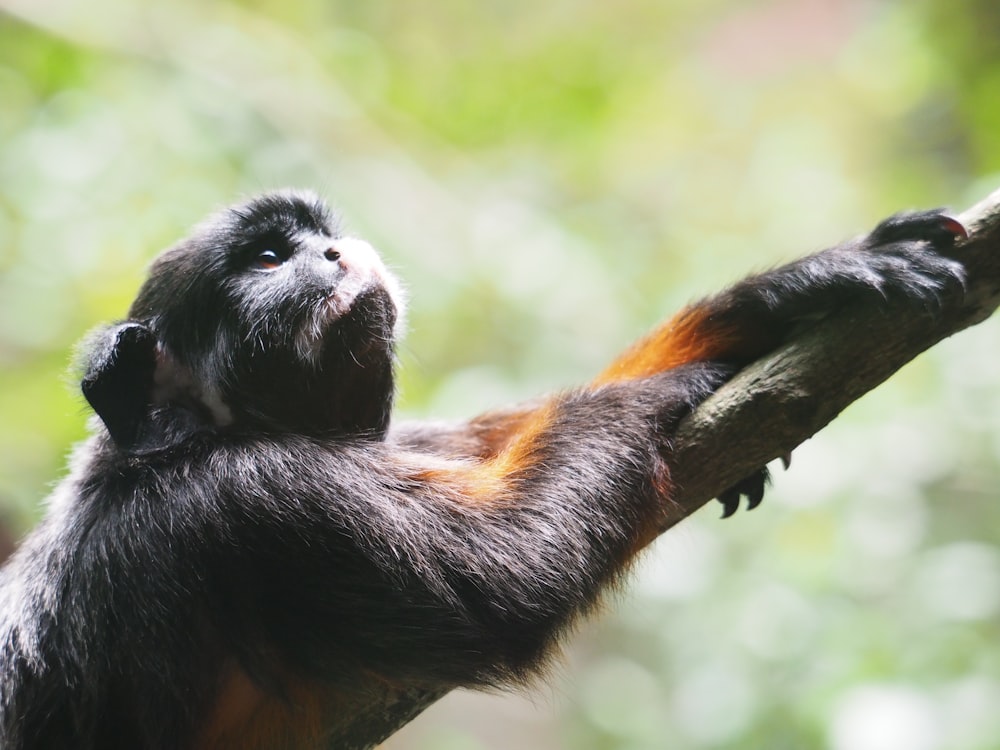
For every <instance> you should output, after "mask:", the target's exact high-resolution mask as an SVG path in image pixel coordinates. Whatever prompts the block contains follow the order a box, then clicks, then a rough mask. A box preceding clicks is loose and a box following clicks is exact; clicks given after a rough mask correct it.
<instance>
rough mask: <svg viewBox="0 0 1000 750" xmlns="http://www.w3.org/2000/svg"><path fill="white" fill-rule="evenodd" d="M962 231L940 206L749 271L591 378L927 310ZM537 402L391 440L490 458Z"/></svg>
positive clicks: (745, 354)
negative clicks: (885, 306) (850, 315)
mask: <svg viewBox="0 0 1000 750" xmlns="http://www.w3.org/2000/svg"><path fill="white" fill-rule="evenodd" d="M965 236H966V231H965V228H964V227H963V226H962V225H961V223H959V222H958V221H957V220H955V219H953V218H951V217H949V216H947V215H945V214H943V213H942V212H940V211H922V212H912V213H902V214H897V215H895V216H892V217H890V218H889V219H886V220H885V221H883V222H882V223H880V224H879V225H878V226H877V227H876V228H875V229H874V230H873V231H872V232H871V233H870V234H868V235H867V236H865V237H862V238H858V239H855V240H852V241H850V242H846V243H844V244H842V245H838V246H836V247H832V248H829V249H827V250H824V251H822V252H819V253H816V254H814V255H810V256H808V257H806V258H803V259H801V260H797V261H794V262H792V263H789V264H787V265H784V266H781V267H779V268H777V269H774V270H772V271H768V272H765V273H761V274H757V275H754V276H749V277H747V278H745V279H743V280H742V281H740V282H738V283H737V284H735V285H733V286H732V287H730V288H729V289H727V290H725V291H723V292H722V293H720V294H717V295H715V296H712V297H709V298H707V299H705V300H702V301H700V302H697V303H695V304H693V305H690V306H688V307H686V308H685V309H683V310H681V311H680V312H679V313H678V314H676V315H675V316H673V317H672V318H670V319H669V320H668V321H667V322H665V323H664V324H663V325H661V326H660V327H658V328H656V329H655V330H654V331H653V332H652V333H650V334H649V335H648V336H646V337H645V338H643V339H641V340H640V341H638V342H637V343H636V344H634V345H633V346H632V347H630V348H629V349H628V350H626V351H625V352H624V353H623V354H622V355H621V356H619V357H618V358H616V359H615V360H614V361H613V362H612V363H611V364H610V365H609V366H608V367H607V368H606V369H605V370H604V371H603V372H602V373H600V374H599V375H598V376H597V377H596V378H595V379H594V380H593V381H592V382H591V384H590V385H589V386H588V387H589V388H590V389H594V388H598V387H600V386H602V385H607V384H610V383H621V382H627V381H631V380H636V379H641V378H646V377H650V376H653V375H656V374H658V373H663V372H666V371H669V370H671V369H673V368H675V367H680V366H682V365H685V364H688V363H692V362H708V361H715V362H721V363H726V364H727V365H728V366H729V367H730V368H731V370H732V371H733V372H735V371H736V370H738V369H740V368H742V367H743V366H745V365H747V364H749V363H750V362H752V361H753V360H755V359H758V358H759V357H761V356H763V355H765V354H766V353H768V352H770V351H772V350H773V349H775V348H776V347H777V346H779V345H780V344H782V343H783V342H784V341H785V340H787V338H788V337H789V336H790V335H791V334H792V333H793V332H794V331H795V330H796V328H798V327H799V326H801V325H803V324H805V323H807V322H808V321H809V320H811V319H815V318H817V317H821V316H823V315H825V314H827V313H829V312H831V311H833V310H835V309H837V308H838V307H840V306H842V305H844V304H845V303H847V302H849V301H850V300H852V299H856V298H857V297H859V296H870V297H874V298H890V297H891V298H901V299H904V300H907V301H910V302H911V303H912V304H914V305H915V306H917V307H920V308H934V307H935V306H936V304H937V300H938V297H939V295H941V294H942V293H943V292H944V291H945V290H946V289H947V288H948V287H950V286H956V285H961V284H962V283H963V279H964V276H963V269H962V267H961V265H960V264H959V263H958V262H956V261H955V260H953V259H950V258H948V257H946V256H945V255H942V254H941V253H942V251H946V250H947V249H948V248H950V247H951V245H952V244H953V243H954V242H955V240H956V239H958V238H962V237H965ZM544 408H545V407H544V402H536V403H530V404H525V405H521V406H519V407H515V408H512V409H507V410H501V411H495V412H488V413H486V414H482V415H480V416H478V417H476V418H474V419H472V420H470V421H468V422H461V423H452V424H445V423H437V424H435V423H409V424H402V425H399V426H397V427H394V428H393V430H392V431H391V432H390V436H389V439H390V441H391V442H393V443H394V444H396V445H399V446H402V447H406V448H408V449H412V450H416V451H423V452H427V453H432V454H436V455H441V456H451V457H462V456H465V457H474V458H490V457H492V456H495V455H497V454H498V453H500V452H501V451H503V450H504V449H505V448H506V447H507V446H508V445H510V444H511V443H513V442H516V441H517V439H518V436H519V435H521V434H523V433H526V432H530V430H531V429H532V425H533V424H534V422H535V420H536V419H537V414H538V413H539V410H542V409H544ZM762 480H763V474H756V475H754V476H752V477H750V478H749V481H747V482H740V483H737V485H735V486H734V487H733V488H732V489H730V490H729V491H727V492H725V493H723V494H722V495H721V496H720V499H721V500H722V501H723V504H724V505H725V508H726V512H725V515H730V514H731V513H733V512H734V511H735V509H736V507H737V505H738V502H739V497H740V495H741V494H747V495H749V497H750V506H751V507H753V506H754V505H756V504H757V503H758V502H759V501H760V498H761V496H762V491H763V481H762Z"/></svg>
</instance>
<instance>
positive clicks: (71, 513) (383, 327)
mask: <svg viewBox="0 0 1000 750" xmlns="http://www.w3.org/2000/svg"><path fill="white" fill-rule="evenodd" d="M963 235H964V229H963V228H962V227H961V225H960V224H959V223H958V222H956V221H955V220H954V219H951V218H948V217H947V216H945V215H943V214H941V213H939V212H933V211H931V212H922V213H910V214H902V215H898V216H895V217H893V218H890V219H888V220H886V221H884V222H883V223H882V224H880V225H879V226H878V227H876V229H875V230H874V231H873V232H872V233H871V234H869V235H868V236H867V237H864V238H861V239H858V240H854V241H852V242H849V243H846V244H844V245H840V246H838V247H834V248H832V249H829V250H826V251H824V252H821V253H818V254H816V255H813V256H810V257H807V258H805V259H803V260H800V261H797V262H794V263H792V264H789V265H787V266H784V267H781V268H778V269H776V270H774V271H770V272H767V273H764V274H761V275H758V276H752V277H750V278H747V279H745V280H743V281H741V282H740V283H738V284H736V285H735V286H733V287H732V288H730V289H729V290H727V291H725V292H723V293H721V294H719V295H717V296H715V297H711V298H709V299H707V300H704V301H702V302H700V303H697V304H694V305H692V306H690V307H688V308H686V309H685V310H683V311H682V312H680V313H679V314H678V315H676V316H675V317H674V318H672V319H671V320H669V321H668V322H667V323H666V324H664V325H663V326H662V327H661V328H659V329H658V330H656V331H655V332H653V333H652V334H651V335H650V336H649V337H648V338H646V339H644V340H643V341H640V342H639V343H638V344H636V345H635V346H634V347H633V348H632V349H630V350H628V351H627V352H626V353H625V354H624V355H622V356H621V357H619V358H618V359H617V360H615V361H614V362H613V363H612V364H611V365H610V366H609V367H608V368H607V369H606V370H605V371H604V372H603V373H602V374H601V375H599V376H598V377H597V378H596V379H595V380H594V381H592V382H591V383H590V384H589V385H587V386H584V387H582V388H579V389H577V390H574V391H571V392H568V393H564V394H561V395H557V396H554V397H551V398H548V399H544V400H540V401H538V402H536V403H533V404H529V405H525V406H521V407H515V408H512V409H510V410H506V411H500V412H496V413H492V414H486V415H483V416H480V417H477V418H475V419H473V420H471V421H469V422H466V423H463V424H457V425H451V426H437V425H413V426H401V427H398V428H396V427H393V428H390V408H391V406H392V398H393V341H394V335H395V329H396V327H397V320H398V318H399V316H400V314H401V310H400V306H401V301H400V294H399V290H398V287H397V284H396V283H395V281H394V280H393V277H392V276H391V275H390V274H389V273H388V272H387V271H386V270H385V267H384V266H383V265H382V263H381V261H380V260H379V258H378V256H377V255H376V254H375V253H374V251H373V250H372V249H371V248H370V247H369V246H368V245H367V244H365V243H363V242H361V241H359V240H355V239H351V238H348V237H345V236H343V235H342V233H341V232H340V231H339V229H338V228H337V224H336V222H335V220H334V219H333V217H332V215H331V214H330V212H329V211H328V209H327V208H326V207H325V206H324V205H323V204H322V203H321V202H320V201H319V200H318V199H317V198H316V197H315V196H313V195H311V194H306V193H295V192H279V193H273V194H268V195H265V196H263V197H259V198H256V199H254V200H251V201H249V202H247V203H244V204H242V205H238V206H235V207H233V208H230V209H227V210H224V211H222V212H221V213H219V214H218V215H216V216H215V217H213V218H212V219H210V220H209V221H208V222H207V223H206V224H204V225H202V226H201V227H199V228H198V229H196V230H195V232H194V233H193V234H192V235H191V236H190V237H189V238H188V239H186V240H184V241H182V242H181V243H180V244H178V245H177V246H175V247H174V248H172V249H170V250H168V251H166V252H165V253H164V254H163V255H161V256H160V257H159V258H158V259H157V260H156V261H155V263H154V264H153V266H152V269H151V271H150V274H149V278H148V280H147V281H146V283H145V284H144V285H143V287H142V289H141V290H140V291H139V294H138V297H137V298H136V300H135V302H134V304H133V305H132V308H131V310H130V312H129V314H128V318H127V320H125V321H124V322H122V323H119V324H117V325H112V326H110V327H108V328H105V329H103V330H100V331H99V332H97V333H96V334H95V335H93V336H92V337H91V339H90V340H89V342H88V343H87V344H86V345H85V350H84V351H85V357H84V373H83V379H82V387H83V392H84V395H85V396H86V398H87V400H88V401H89V402H90V404H91V406H92V407H93V408H94V410H95V411H96V413H97V415H98V417H100V420H101V423H99V424H97V425H96V428H95V432H94V435H93V436H92V437H91V438H90V439H89V440H88V441H87V442H86V443H85V444H83V445H82V446H81V447H80V448H79V449H78V450H77V451H76V453H75V455H74V457H73V459H72V462H71V469H70V473H69V476H68V477H67V478H66V479H65V480H64V481H63V482H62V484H60V485H59V486H58V487H57V488H56V490H55V491H54V493H53V495H52V497H51V499H50V504H49V509H48V513H47V515H46V517H45V519H44V520H43V521H42V523H41V524H40V525H39V526H38V528H37V529H36V530H35V531H34V532H32V533H31V534H30V535H29V536H28V537H27V539H26V540H25V541H24V543H23V545H22V546H21V548H20V550H19V551H18V552H17V553H16V554H15V555H14V556H13V558H12V559H11V560H10V561H9V563H8V564H7V566H6V567H5V568H4V569H3V571H2V572H0V746H2V747H3V748H5V749H6V750H21V749H28V748H32V749H34V748H76V749H78V750H96V749H98V748H100V749H101V750H105V749H107V748H122V750H125V749H126V748H127V749H128V750H144V749H149V750H153V749H163V750H167V749H168V748H169V749H171V750H173V749H176V748H199V749H203V748H259V749H261V750H263V749H264V748H279V747H280V748H320V747H327V746H328V744H327V740H328V737H329V727H330V726H331V725H332V724H333V722H334V721H335V720H336V717H337V710H338V709H337V706H338V701H337V696H338V694H341V693H342V691H345V690H346V691H349V690H350V688H351V686H352V684H354V683H355V682H356V681H357V679H358V676H359V675H362V674H364V675H371V674H375V675H379V676H382V677H384V678H385V679H386V680H389V681H393V682H405V681H407V680H411V681H418V682H419V683H420V684H424V685H437V686H444V687H451V686H459V685H464V686H473V687H475V686H485V685H494V684H503V683H511V682H518V681H521V680H524V679H526V678H527V677H529V676H530V675H531V674H532V671H533V670H534V669H535V668H536V667H537V666H538V665H539V664H540V663H541V662H542V660H543V659H544V657H545V655H546V653H547V651H548V650H549V647H550V646H551V645H552V643H553V642H554V640H555V639H556V638H557V637H558V636H559V635H560V633H561V632H563V631H564V630H565V629H566V627H567V625H568V624H569V623H570V622H571V621H572V620H573V618H574V617H576V616H577V615H579V614H580V613H582V612H585V611H586V610H587V609H588V607H590V606H591V605H592V604H593V602H594V601H595V599H596V598H597V597H598V596H599V594H600V592H601V591H602V589H604V588H605V587H606V586H607V585H609V583H611V582H613V581H614V580H615V579H616V577H617V576H618V575H619V574H620V573H621V571H623V570H624V569H625V568H626V567H627V565H628V563H629V561H630V559H631V558H632V557H633V556H634V555H635V554H636V552H637V551H638V550H639V549H640V548H641V547H642V546H643V545H644V544H646V543H647V542H648V541H649V540H650V539H651V538H652V537H653V536H655V535H656V533H657V530H658V528H659V526H660V522H661V519H662V517H663V513H664V508H665V507H666V503H668V502H669V498H670V492H671V487H670V461H671V457H670V453H669V439H670V436H671V434H672V432H673V431H674V429H675V427H676V425H677V423H678V421H679V420H680V419H681V418H682V417H683V416H684V415H685V414H687V413H688V412H689V411H690V410H691V409H693V408H694V407H695V406H696V405H697V404H698V403H699V402H701V401H702V400H703V399H704V398H706V397H707V396H708V395H709V394H711V393H712V392H713V391H714V390H715V389H716V388H717V387H718V386H719V385H720V384H721V383H723V382H724V381H725V380H726V379H727V378H728V377H729V376H730V375H732V373H734V372H735V371H736V370H737V369H739V368H740V367H741V366H743V365H744V364H746V363H748V362H750V361H751V360H753V359H755V358H757V357H759V356H761V355H762V354H764V353H766V352H767V351H769V350H770V349H772V348H773V347H775V346H776V345H777V344H779V343H780V342H781V341H782V339H783V338H784V337H786V335H787V334H788V333H789V332H790V331H791V329H792V328H793V327H794V326H795V325H797V324H798V323H800V322H801V320H802V319H803V318H805V317H807V316H813V315H816V314H818V313H822V312H824V311H827V310H829V309H831V308H833V307H834V306H836V305H838V304H841V303H842V302H843V301H844V300H845V299H848V298H850V297H852V296H856V295H864V294H869V295H872V296H873V297H875V298H878V297H880V296H882V297H899V298H904V299H907V300H912V301H913V302H914V303H915V304H916V305H918V306H921V307H928V306H933V305H934V304H935V302H936V298H937V297H938V296H939V295H940V294H941V293H942V292H943V291H944V290H945V289H946V287H948V286H950V285H955V284H961V283H962V279H963V270H962V267H961V266H960V265H959V264H958V263H957V262H956V261H954V260H951V259H949V258H947V257H944V256H943V255H942V254H940V251H941V250H943V249H945V248H947V247H948V246H950V245H951V243H952V242H953V241H954V240H955V238H956V237H959V236H963ZM763 481H764V474H763V472H761V473H758V474H755V475H754V476H752V477H750V478H748V480H746V481H744V482H741V483H740V484H739V485H737V487H735V488H734V489H733V490H732V491H731V492H729V493H726V494H725V495H724V496H723V498H722V499H723V501H724V503H725V505H726V512H727V514H728V513H730V512H732V511H733V510H735V508H736V505H737V504H738V502H739V498H740V496H741V495H747V496H748V497H749V502H750V505H751V506H752V505H755V504H756V503H757V502H759V500H760V497H761V494H762V492H763Z"/></svg>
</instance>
